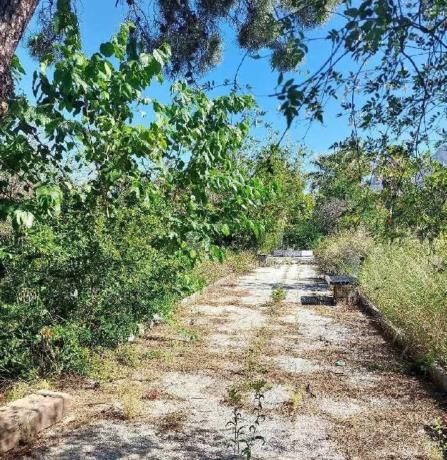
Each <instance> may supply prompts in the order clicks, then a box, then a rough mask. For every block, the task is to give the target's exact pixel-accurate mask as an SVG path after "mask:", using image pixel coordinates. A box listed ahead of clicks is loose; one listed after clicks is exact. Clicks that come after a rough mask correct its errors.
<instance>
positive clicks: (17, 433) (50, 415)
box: [0, 390, 71, 453]
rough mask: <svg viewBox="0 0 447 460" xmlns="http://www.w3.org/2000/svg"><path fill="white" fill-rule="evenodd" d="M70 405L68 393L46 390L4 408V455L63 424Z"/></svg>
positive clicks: (0, 444)
mask: <svg viewBox="0 0 447 460" xmlns="http://www.w3.org/2000/svg"><path fill="white" fill-rule="evenodd" d="M70 406H71V400H70V396H69V395H68V394H66V393H59V392H54V391H48V390H42V391H38V392H37V393H34V394H32V395H29V396H26V397H25V398H22V399H18V400H17V401H13V402H11V403H9V404H7V405H6V406H3V407H0V453H4V452H6V451H8V450H11V449H13V448H14V447H16V446H17V445H18V444H19V443H20V442H27V441H29V440H30V439H32V438H34V437H35V436H36V435H37V434H38V433H39V432H40V431H42V430H44V429H45V428H48V427H50V426H51V425H54V424H55V423H57V422H58V421H60V420H61V419H62V418H63V417H64V416H65V415H66V414H67V412H68V411H69V410H70Z"/></svg>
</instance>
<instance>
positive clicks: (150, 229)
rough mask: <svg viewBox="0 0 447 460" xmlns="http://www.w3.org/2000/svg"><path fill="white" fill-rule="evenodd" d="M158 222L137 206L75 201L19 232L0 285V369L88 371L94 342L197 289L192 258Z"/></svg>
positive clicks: (112, 340) (115, 339)
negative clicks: (108, 209) (162, 244)
mask: <svg viewBox="0 0 447 460" xmlns="http://www.w3.org/2000/svg"><path fill="white" fill-rule="evenodd" d="M160 224H161V220H160V219H159V218H157V216H154V215H151V213H149V212H148V210H142V209H140V208H137V209H132V208H126V207H123V208H121V209H120V211H119V212H118V213H117V214H116V215H115V216H114V217H113V218H106V217H105V216H104V215H103V214H101V213H100V212H97V213H96V212H94V213H92V214H91V215H88V214H85V213H80V212H76V211H74V210H72V211H70V212H64V215H63V218H60V219H54V220H52V221H51V222H50V223H48V224H43V223H37V224H36V225H35V226H33V228H32V229H30V231H28V232H27V234H26V235H24V236H22V237H21V243H20V250H18V251H17V252H16V253H15V254H13V255H11V256H10V257H9V258H8V259H6V260H5V262H4V264H5V269H6V275H5V277H4V278H3V279H2V280H1V285H0V288H1V294H0V296H1V301H2V307H1V308H2V314H1V315H0V331H1V332H0V348H1V350H0V373H1V374H2V375H4V376H5V375H6V376H8V375H10V376H13V375H20V376H22V377H25V376H30V375H31V374H32V373H36V372H37V373H41V374H46V373H52V372H61V371H67V370H74V371H77V372H82V371H84V370H85V362H86V360H85V357H86V354H87V348H88V347H91V346H95V345H99V344H100V345H102V346H115V345H117V344H118V343H120V342H122V341H123V340H125V339H126V338H127V337H128V336H130V335H132V334H134V333H135V332H136V328H137V322H139V321H144V320H146V319H149V318H150V317H151V316H152V315H154V314H155V313H161V314H163V313H166V311H167V309H168V308H169V306H170V304H172V302H173V300H175V298H178V297H179V296H180V295H182V294H183V293H184V292H188V290H189V289H190V288H189V287H188V286H186V285H185V284H184V283H183V282H184V279H183V278H182V274H183V273H184V271H185V270H186V269H187V268H188V267H190V266H191V262H190V261H188V260H183V259H182V257H181V255H180V254H179V253H176V254H175V255H174V254H169V253H168V252H167V251H166V250H160V249H157V248H156V247H155V246H154V244H155V243H156V238H157V237H158V236H159V235H161V234H162V230H161V229H160Z"/></svg>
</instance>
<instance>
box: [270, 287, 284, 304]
mask: <svg viewBox="0 0 447 460" xmlns="http://www.w3.org/2000/svg"><path fill="white" fill-rule="evenodd" d="M285 298H286V290H285V289H284V286H282V285H279V286H277V287H276V288H275V289H273V291H272V302H273V303H274V304H279V303H281V302H282V301H284V300H285Z"/></svg>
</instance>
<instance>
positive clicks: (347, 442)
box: [30, 264, 442, 460]
mask: <svg viewBox="0 0 447 460" xmlns="http://www.w3.org/2000/svg"><path fill="white" fill-rule="evenodd" d="M316 277H317V275H316V272H315V268H314V266H313V265H309V264H307V265H297V264H295V265H277V266H272V267H263V268H258V269H256V270H254V271H253V272H252V273H250V274H248V275H246V276H243V277H240V278H238V279H235V280H230V281H227V282H225V283H224V284H221V285H220V286H216V287H214V288H213V289H211V290H210V291H209V292H208V293H207V295H206V296H203V297H202V298H200V299H198V300H197V301H196V302H195V303H194V304H192V305H187V306H184V307H182V313H181V315H180V316H181V317H180V320H179V323H178V324H176V325H173V326H172V325H171V326H166V325H164V326H160V327H158V328H155V329H154V330H153V331H151V333H150V334H148V336H147V337H146V338H145V339H141V340H139V341H138V343H136V344H135V345H133V351H132V352H130V351H128V354H129V356H127V358H126V356H124V358H123V359H122V362H124V363H125V366H124V368H125V371H124V373H123V370H122V369H119V370H117V371H116V375H115V374H114V371H113V372H112V371H111V370H110V369H109V372H110V373H111V375H112V376H113V377H110V378H109V379H106V380H108V381H106V382H105V383H103V384H101V387H100V388H99V389H87V388H84V389H82V388H71V390H70V388H68V389H69V390H70V391H72V392H73V393H74V399H75V412H74V416H73V417H72V419H71V420H67V421H66V422H65V424H64V425H63V426H62V427H59V428H58V429H57V430H56V431H53V432H50V433H48V435H47V436H46V438H45V439H42V440H40V441H39V443H38V444H37V446H35V448H34V450H33V454H32V455H30V457H32V458H40V459H59V460H63V459H71V460H72V459H121V458H126V459H140V458H147V459H230V458H239V457H235V456H234V454H233V448H232V442H231V439H232V434H231V426H230V425H228V426H227V423H228V422H229V421H231V420H232V417H233V409H234V407H235V406H240V414H241V417H242V418H243V422H242V421H241V423H242V424H248V425H250V424H252V423H253V422H254V421H255V418H256V413H255V412H254V407H255V406H256V404H255V402H256V401H255V399H254V398H255V395H256V392H257V391H258V393H263V395H264V399H263V407H262V411H261V412H262V414H261V416H260V417H258V422H259V423H258V424H257V425H256V424H255V425H254V426H256V427H257V433H258V434H259V435H262V436H263V437H264V440H265V444H264V445H263V443H262V441H261V440H258V441H256V442H254V445H253V446H252V447H251V450H252V454H253V458H260V459H282V460H286V459H290V460H292V459H294V460H295V459H325V460H330V459H332V460H335V459H419V458H420V459H436V458H442V457H441V456H440V454H439V452H437V450H436V448H435V445H434V443H433V442H432V441H431V439H430V436H429V435H428V432H427V429H426V427H427V426H428V425H430V424H433V423H434V422H435V420H436V419H437V418H438V417H441V416H442V410H441V401H440V399H439V397H438V396H437V395H436V393H435V392H434V391H433V389H432V388H431V386H430V385H429V384H427V383H424V382H422V381H421V380H420V379H419V378H417V377H414V376H411V375H410V374H409V373H408V365H407V364H406V363H405V362H403V361H401V360H400V359H399V357H398V356H397V354H396V353H395V352H394V351H393V349H392V348H391V347H390V346H389V345H387V344H386V343H385V342H384V340H383V339H382V337H381V336H380V334H379V333H378V332H377V331H376V329H375V328H374V326H373V325H372V323H371V320H370V319H368V318H366V317H365V316H364V315H363V314H361V313H360V312H359V311H358V310H356V309H355V308H350V307H346V306H343V305H338V306H336V307H331V306H324V307H321V306H319V307H316V306H305V307H304V306H301V305H300V303H299V299H300V296H301V295H306V294H310V293H313V292H318V291H322V290H324V289H325V286H324V285H322V284H321V280H319V279H318V278H316ZM278 285H282V286H283V287H284V289H285V293H286V296H285V299H284V300H282V301H281V294H282V292H281V290H279V291H278V290H276V291H275V289H276V288H277V286H278ZM272 292H276V294H274V297H275V296H276V297H277V299H276V300H277V301H276V302H273V301H272ZM132 353H135V355H132ZM135 357H136V358H135ZM126 359H127V361H126ZM117 395H118V396H117ZM119 395H121V396H120V397H121V400H120V401H121V402H120V403H119V404H117V403H113V401H116V400H117V398H118V399H119ZM141 397H142V398H143V399H141ZM126 417H127V420H126V419H125V418H126ZM132 417H133V418H132ZM244 437H246V436H244V435H241V436H240V439H239V440H241V439H242V438H244ZM43 445H45V447H42V446H43ZM240 447H241V449H242V448H243V447H244V444H243V443H241V445H240Z"/></svg>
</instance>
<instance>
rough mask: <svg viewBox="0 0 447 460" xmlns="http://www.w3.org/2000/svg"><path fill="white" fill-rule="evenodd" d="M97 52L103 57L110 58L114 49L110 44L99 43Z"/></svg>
mask: <svg viewBox="0 0 447 460" xmlns="http://www.w3.org/2000/svg"><path fill="white" fill-rule="evenodd" d="M99 51H101V54H103V55H104V56H106V57H110V56H112V55H113V54H114V52H115V47H114V46H113V44H112V43H110V42H105V43H101V46H100V47H99Z"/></svg>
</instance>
